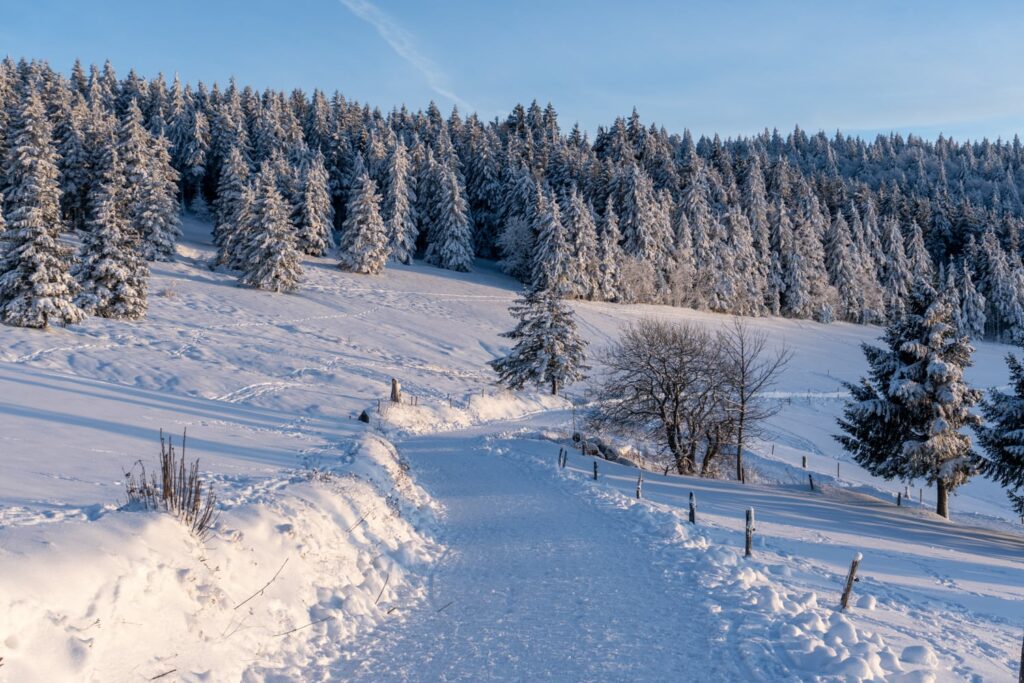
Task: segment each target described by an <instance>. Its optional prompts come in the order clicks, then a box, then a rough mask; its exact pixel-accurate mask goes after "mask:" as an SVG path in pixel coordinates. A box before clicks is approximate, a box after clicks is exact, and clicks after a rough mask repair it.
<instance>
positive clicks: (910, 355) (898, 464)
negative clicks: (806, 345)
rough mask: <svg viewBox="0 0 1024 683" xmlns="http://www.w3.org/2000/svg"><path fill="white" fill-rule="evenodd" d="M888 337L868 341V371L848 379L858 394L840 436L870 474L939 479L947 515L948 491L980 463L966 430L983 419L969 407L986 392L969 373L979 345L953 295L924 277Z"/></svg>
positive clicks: (941, 509)
mask: <svg viewBox="0 0 1024 683" xmlns="http://www.w3.org/2000/svg"><path fill="white" fill-rule="evenodd" d="M884 341H885V348H878V347H875V346H869V345H867V344H865V345H863V347H862V348H863V350H864V355H865V357H866V358H867V361H868V365H870V366H871V370H870V374H869V377H867V378H863V379H861V381H860V383H859V384H852V383H846V387H847V389H848V390H849V391H850V394H851V397H852V398H851V400H850V401H848V402H847V404H846V407H845V408H844V410H843V418H842V419H840V420H839V426H840V428H841V429H842V430H843V431H844V432H845V434H844V435H840V436H837V437H836V439H837V440H838V441H839V442H840V443H841V444H842V446H843V448H845V449H846V450H847V451H849V452H850V453H851V454H852V455H853V457H854V459H855V460H856V461H857V462H858V463H859V464H860V465H861V466H862V467H864V468H865V469H866V470H868V471H869V472H870V473H871V474H874V475H876V476H880V477H884V478H885V479H902V480H905V481H906V480H910V479H916V478H924V479H925V480H926V481H927V482H928V483H929V484H932V483H934V484H936V486H937V489H938V503H937V506H936V512H937V513H938V514H940V515H942V516H944V517H949V503H948V495H949V493H950V492H951V491H953V490H955V489H956V488H957V487H958V486H960V485H961V484H963V483H964V482H966V481H967V479H968V478H969V477H970V476H971V474H972V473H973V470H974V465H973V454H972V452H971V440H970V437H968V436H967V435H965V434H963V433H962V432H961V429H962V428H963V427H965V426H968V425H971V426H973V425H977V424H978V422H979V419H978V418H977V416H975V415H973V414H972V413H971V408H972V407H973V406H974V405H976V404H977V403H978V401H979V400H980V398H981V394H980V392H978V391H976V390H974V389H971V388H970V387H969V386H968V385H967V384H966V382H965V381H964V378H963V371H964V368H966V367H969V366H970V365H971V353H972V352H973V349H972V348H971V346H970V344H969V343H968V341H967V338H966V337H962V336H958V334H957V332H956V330H955V328H954V325H953V312H952V310H951V308H950V306H949V303H948V301H946V300H945V298H943V297H939V296H937V295H936V293H935V291H934V290H933V289H932V288H931V287H930V286H929V285H928V284H927V283H926V282H924V281H922V280H918V281H917V282H916V283H915V285H914V287H913V289H912V291H911V293H910V296H909V300H908V301H907V306H906V309H905V312H904V314H903V316H902V317H900V318H898V319H896V320H894V321H892V322H890V324H889V326H888V327H887V328H886V333H885V337H884Z"/></svg>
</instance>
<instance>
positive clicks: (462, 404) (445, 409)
mask: <svg viewBox="0 0 1024 683" xmlns="http://www.w3.org/2000/svg"><path fill="white" fill-rule="evenodd" d="M571 408H572V404H571V403H570V402H569V401H568V400H567V399H565V398H562V397H561V396H552V395H551V394H545V393H536V392H511V391H502V390H497V391H492V392H490V393H488V392H486V391H484V392H482V393H474V394H469V395H468V396H466V397H465V398H464V399H462V400H460V401H458V402H454V401H452V402H444V401H429V402H428V401H422V402H420V403H418V404H416V405H413V404H410V403H400V404H396V403H390V402H382V403H381V410H380V423H381V426H382V427H383V428H385V429H397V430H398V431H399V432H400V433H403V434H425V433H433V432H441V431H450V430H454V429H464V428H466V427H471V426H474V425H479V424H484V423H487V422H496V421H499V420H518V419H521V418H525V417H529V416H531V415H536V414H538V413H543V412H547V411H557V410H570V409H571ZM367 412H370V411H367Z"/></svg>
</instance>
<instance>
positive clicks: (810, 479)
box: [807, 474, 814, 491]
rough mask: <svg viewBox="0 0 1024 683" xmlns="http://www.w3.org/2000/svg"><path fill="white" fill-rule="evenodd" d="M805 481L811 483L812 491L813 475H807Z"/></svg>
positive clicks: (812, 488)
mask: <svg viewBox="0 0 1024 683" xmlns="http://www.w3.org/2000/svg"><path fill="white" fill-rule="evenodd" d="M807 481H809V482H811V490H812V491H813V490H814V475H813V474H808V475H807Z"/></svg>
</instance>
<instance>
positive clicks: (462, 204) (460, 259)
mask: <svg viewBox="0 0 1024 683" xmlns="http://www.w3.org/2000/svg"><path fill="white" fill-rule="evenodd" d="M438 173H439V175H438V176H435V177H436V183H437V185H436V189H437V190H438V193H437V203H436V204H435V209H434V225H433V229H434V233H433V236H432V237H433V239H432V241H431V243H430V245H429V246H428V248H427V254H426V258H427V262H428V263H431V264H433V265H435V266H438V267H440V268H444V269H446V270H456V271H461V272H468V271H469V269H470V266H472V265H473V229H472V227H471V226H470V224H469V206H468V205H467V204H466V199H465V191H464V190H463V189H462V183H461V182H460V181H459V177H458V175H457V174H456V172H455V171H454V170H453V169H452V168H451V166H450V165H447V164H440V163H439V164H438Z"/></svg>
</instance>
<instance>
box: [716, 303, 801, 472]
mask: <svg viewBox="0 0 1024 683" xmlns="http://www.w3.org/2000/svg"><path fill="white" fill-rule="evenodd" d="M717 346H718V348H719V352H720V353H721V355H722V360H723V369H724V371H725V382H726V386H727V390H728V395H729V398H728V401H729V410H730V411H731V412H732V414H733V420H732V421H733V423H734V424H735V444H736V478H737V479H738V480H742V479H743V447H744V445H745V444H746V441H747V439H749V438H752V437H756V436H757V435H758V433H759V430H760V427H761V425H762V424H763V422H764V421H765V420H766V419H768V418H769V417H771V416H773V415H775V414H776V413H777V412H778V411H779V404H778V403H769V402H768V401H766V400H765V398H764V394H765V392H766V391H768V390H769V389H771V387H772V386H774V384H775V381H776V380H777V379H778V376H779V373H781V372H782V371H783V370H784V369H785V367H786V365H787V364H788V363H789V361H790V359H791V358H792V355H793V354H792V352H791V351H790V350H789V349H788V348H786V347H785V346H782V347H780V348H777V349H775V350H774V351H770V350H769V349H768V339H767V336H766V335H765V334H764V333H763V332H759V331H756V330H752V329H751V328H750V326H749V325H748V324H747V323H746V322H745V321H744V320H742V319H740V318H733V321H732V324H730V325H729V327H727V328H726V329H724V330H721V331H720V332H719V333H718V344H717Z"/></svg>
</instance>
